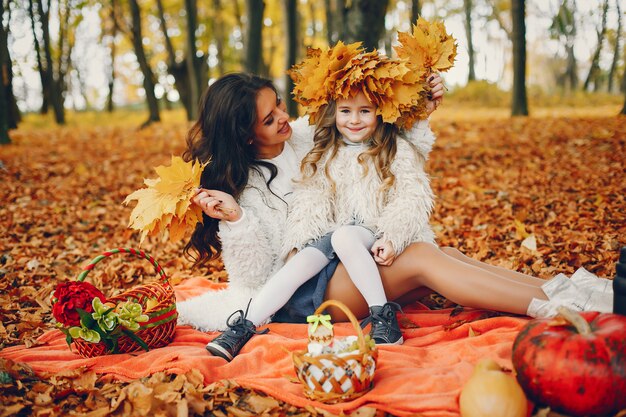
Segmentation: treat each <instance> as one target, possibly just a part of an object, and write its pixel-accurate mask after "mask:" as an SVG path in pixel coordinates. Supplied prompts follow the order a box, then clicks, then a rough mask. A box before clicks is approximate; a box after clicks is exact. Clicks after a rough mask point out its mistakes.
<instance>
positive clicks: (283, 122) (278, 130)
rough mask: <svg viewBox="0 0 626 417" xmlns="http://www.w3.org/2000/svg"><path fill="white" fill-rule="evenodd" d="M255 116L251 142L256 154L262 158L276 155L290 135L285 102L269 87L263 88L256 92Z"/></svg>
mask: <svg viewBox="0 0 626 417" xmlns="http://www.w3.org/2000/svg"><path fill="white" fill-rule="evenodd" d="M256 116H257V122H256V124H255V126H254V138H253V139H252V143H253V145H254V147H255V149H256V151H257V156H258V157H259V158H263V159H269V158H273V157H275V156H278V155H279V154H280V153H281V152H282V151H283V147H284V144H285V141H286V140H287V139H289V138H290V137H291V126H289V115H288V114H287V112H286V106H285V103H283V101H282V100H281V99H280V98H278V97H277V96H276V93H275V92H274V90H272V89H271V88H264V89H262V90H260V91H259V93H258V94H257V98H256Z"/></svg>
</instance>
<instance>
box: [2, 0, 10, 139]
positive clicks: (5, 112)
mask: <svg viewBox="0 0 626 417" xmlns="http://www.w3.org/2000/svg"><path fill="white" fill-rule="evenodd" d="M3 21H4V1H2V0H0V145H5V144H8V143H11V138H10V137H9V108H10V105H9V100H8V97H7V94H6V89H5V86H7V85H8V84H9V80H8V75H9V67H10V66H11V61H10V60H9V56H8V55H7V54H6V53H5V51H8V50H9V48H8V35H7V31H6V30H5V28H4V23H3ZM5 46H6V48H5Z"/></svg>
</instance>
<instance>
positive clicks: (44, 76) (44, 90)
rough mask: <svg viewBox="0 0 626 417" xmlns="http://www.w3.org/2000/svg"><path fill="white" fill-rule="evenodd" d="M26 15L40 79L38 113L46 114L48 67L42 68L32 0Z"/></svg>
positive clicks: (29, 1)
mask: <svg viewBox="0 0 626 417" xmlns="http://www.w3.org/2000/svg"><path fill="white" fill-rule="evenodd" d="M28 15H29V16H30V28H31V31H32V32H33V42H34V44H35V45H34V46H35V57H36V58H37V71H38V72H39V79H40V80H41V109H40V110H39V113H40V114H47V113H48V107H49V104H48V103H49V97H50V91H49V90H48V88H47V86H48V81H47V77H49V74H48V69H47V68H44V64H43V62H42V59H41V45H40V44H39V37H38V36H37V31H36V30H35V10H34V6H33V0H28ZM42 24H43V22H42Z"/></svg>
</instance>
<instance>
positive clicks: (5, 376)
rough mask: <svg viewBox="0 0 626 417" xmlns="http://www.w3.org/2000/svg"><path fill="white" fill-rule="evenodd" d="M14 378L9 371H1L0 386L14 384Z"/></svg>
mask: <svg viewBox="0 0 626 417" xmlns="http://www.w3.org/2000/svg"><path fill="white" fill-rule="evenodd" d="M12 383H13V378H12V377H11V375H9V373H8V372H7V371H0V384H12Z"/></svg>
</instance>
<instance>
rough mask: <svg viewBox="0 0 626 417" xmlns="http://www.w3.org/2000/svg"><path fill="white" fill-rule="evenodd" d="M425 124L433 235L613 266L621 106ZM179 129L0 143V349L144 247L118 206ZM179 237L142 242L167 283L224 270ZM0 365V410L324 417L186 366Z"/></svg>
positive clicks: (148, 270)
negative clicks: (138, 369)
mask: <svg viewBox="0 0 626 417" xmlns="http://www.w3.org/2000/svg"><path fill="white" fill-rule="evenodd" d="M433 128H434V130H435V133H436V134H437V136H438V138H437V142H436V146H435V148H434V150H433V152H432V154H431V157H430V161H429V167H428V169H429V172H430V174H431V176H432V185H433V189H434V191H435V194H436V195H437V200H436V207H435V212H434V214H433V217H432V224H433V226H434V229H435V231H436V233H437V238H438V242H439V244H440V245H442V246H453V247H456V248H457V249H459V250H461V251H462V252H464V253H466V254H468V255H469V256H471V257H473V258H475V259H479V260H482V261H486V262H488V263H490V264H493V265H499V266H503V267H506V268H509V269H513V270H518V271H520V272H525V273H529V274H533V275H536V276H539V277H542V278H548V277H551V276H554V275H555V274H556V273H559V272H563V273H567V274H571V273H572V272H573V271H574V270H576V269H577V268H578V267H581V266H584V267H585V268H587V269H589V270H590V271H592V272H594V273H596V274H598V275H599V276H603V277H612V276H613V275H614V265H615V261H616V259H617V254H618V252H617V251H618V248H619V247H620V246H625V245H626V240H625V239H626V210H624V207H626V204H625V201H624V199H625V197H624V196H625V195H626V183H625V182H624V174H625V170H624V166H625V165H626V162H625V156H624V155H626V149H625V148H626V123H624V119H623V118H613V117H606V118H588V119H584V118H568V117H560V118H528V119H502V118H499V119H493V120H480V121H476V120H472V121H462V122H453V121H449V120H435V121H434V122H433ZM186 129H187V125H185V124H175V123H168V124H159V125H154V126H151V127H149V128H147V129H144V130H141V131H136V130H134V129H132V128H123V127H117V126H110V127H81V128H57V127H51V128H37V129H23V130H18V131H14V132H12V138H13V140H14V143H13V144H12V145H9V146H4V147H1V148H0V162H1V163H0V180H1V181H2V183H3V186H2V187H1V188H0V196H1V198H0V201H2V203H1V205H0V227H1V229H0V230H2V233H1V234H0V348H4V347H7V346H12V345H16V344H26V345H27V346H33V345H36V344H37V337H38V336H40V335H41V334H42V333H43V332H44V331H46V330H48V329H50V328H51V326H52V325H51V315H50V294H51V293H52V291H53V289H54V287H55V285H56V284H57V283H58V282H59V281H64V280H74V279H75V278H76V276H77V275H78V273H79V272H80V270H81V268H82V266H83V265H85V264H86V263H87V262H88V261H89V260H90V259H92V258H93V257H95V256H97V255H98V254H100V253H101V252H103V251H104V250H107V249H110V248H114V247H129V246H130V247H138V246H139V240H140V234H139V233H138V232H133V231H131V230H129V229H128V228H127V227H126V226H127V220H128V218H129V214H130V210H131V208H130V207H127V206H124V205H122V202H123V200H124V198H125V197H126V196H127V195H128V194H130V193H131V192H132V191H134V190H136V189H137V188H138V187H141V184H142V183H143V179H144V178H148V177H150V176H151V175H153V172H152V171H153V167H155V166H158V165H163V164H166V163H167V162H168V161H169V160H170V159H171V156H172V155H180V154H181V153H182V151H183V146H184V135H185V132H186ZM183 246H184V245H183V242H177V243H172V242H169V241H161V240H159V239H157V238H147V239H146V240H145V241H144V242H143V244H142V245H141V249H144V250H145V251H146V252H148V253H149V254H151V255H152V256H154V258H155V259H157V260H158V261H159V263H161V265H162V266H163V267H164V268H165V270H166V271H167V273H168V274H169V276H170V279H171V280H172V282H173V283H177V282H180V281H181V280H183V279H185V278H187V277H190V276H198V275H205V276H207V279H212V280H218V281H224V280H226V279H227V275H226V273H225V272H224V271H223V269H222V264H221V262H219V261H216V262H213V263H211V264H210V265H208V266H207V267H204V268H201V269H195V270H192V269H191V266H192V262H191V261H190V260H189V259H187V258H186V257H185V256H184V255H183ZM154 278H155V273H154V270H153V267H152V266H151V265H150V264H149V263H148V262H147V261H145V260H143V261H142V260H139V259H134V258H131V257H124V256H122V255H119V257H115V258H111V259H107V260H106V261H104V262H101V263H100V264H98V266H97V267H96V268H95V271H93V272H91V273H90V274H89V276H88V278H87V279H88V280H90V281H91V282H92V283H93V284H94V285H95V286H96V287H98V288H100V289H101V290H102V291H103V292H104V293H105V294H106V295H107V296H112V295H114V294H116V293H120V292H122V291H124V290H126V289H129V288H132V287H133V286H135V285H137V284H140V283H142V282H145V281H147V280H152V279H154ZM459 278H460V279H461V278H462V277H459ZM0 365H1V366H0V388H1V394H0V396H1V398H0V400H1V401H0V402H1V403H2V404H3V406H4V408H3V409H2V410H0V416H8V415H19V416H25V415H42V416H43V415H59V414H67V415H70V410H73V411H72V413H74V415H81V416H100V415H106V414H112V415H137V413H139V411H137V410H142V412H143V411H145V410H149V411H147V412H148V414H149V415H150V414H152V415H159V414H161V413H163V414H165V415H186V414H185V413H188V414H189V415H202V414H203V413H208V412H210V413H213V414H214V415H234V416H246V415H256V414H260V412H259V410H260V409H262V408H263V409H264V410H266V411H265V413H266V415H301V416H318V415H319V416H322V415H327V414H325V413H324V412H323V411H321V410H317V409H309V408H306V409H299V408H296V407H293V406H291V405H289V404H285V403H282V402H279V401H276V400H274V399H272V398H269V397H267V396H265V395H264V394H260V393H256V392H253V391H250V390H247V389H245V388H242V387H239V386H236V384H233V383H232V382H229V381H222V382H221V383H219V384H213V385H210V386H208V387H203V386H202V384H201V383H200V382H198V376H197V375H196V374H194V373H190V374H187V375H181V376H178V377H177V376H171V375H164V374H156V375H153V376H151V377H149V378H144V379H141V380H137V381H133V382H131V383H120V382H116V381H107V380H103V379H101V378H100V379H99V378H96V376H95V375H93V374H92V373H89V372H88V371H84V370H79V371H72V372H69V373H67V374H64V375H63V374H62V375H34V374H33V373H32V371H30V370H29V369H28V367H27V366H25V365H20V364H13V363H7V362H3V363H1V364H0ZM147 393H154V394H155V395H152V394H150V395H148V394H147ZM157 394H158V395H157ZM146 398H149V400H146ZM174 400H175V401H174ZM181 404H182V405H181ZM105 410H106V412H105ZM133 410H135V411H133ZM200 410H202V411H200ZM209 410H210V411H209ZM360 413H361V415H375V413H376V412H375V411H374V410H372V409H364V410H361V411H360ZM379 414H380V413H379Z"/></svg>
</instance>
